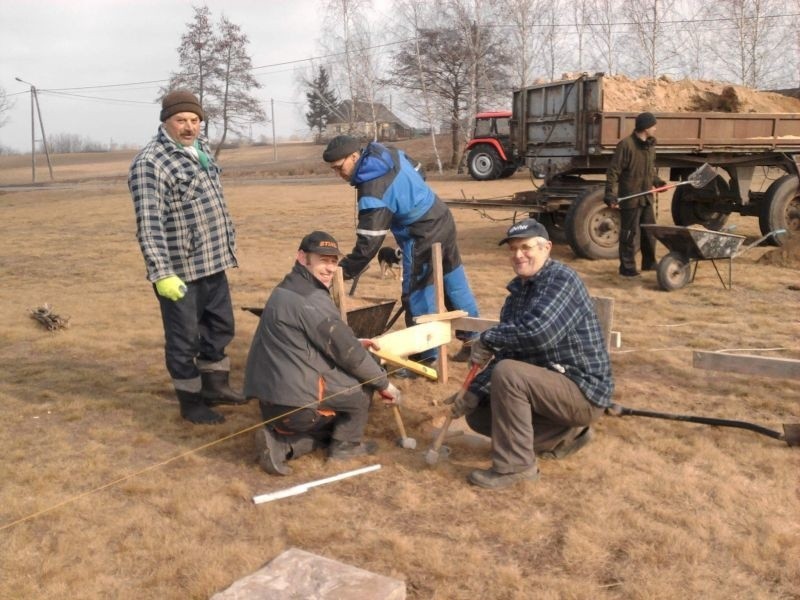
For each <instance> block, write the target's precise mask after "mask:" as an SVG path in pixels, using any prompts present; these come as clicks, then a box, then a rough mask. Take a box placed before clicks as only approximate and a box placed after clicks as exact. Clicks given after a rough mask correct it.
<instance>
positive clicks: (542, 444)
mask: <svg viewBox="0 0 800 600" xmlns="http://www.w3.org/2000/svg"><path fill="white" fill-rule="evenodd" d="M490 389H491V404H490V405H489V404H482V405H480V406H479V407H478V408H477V409H476V410H475V411H474V412H473V413H472V414H470V415H469V416H467V423H468V424H469V426H470V427H471V428H472V429H473V430H475V431H477V432H479V433H483V434H484V435H488V436H490V437H491V438H492V469H493V470H494V471H496V472H497V473H518V472H519V471H524V470H525V469H528V468H530V467H532V466H533V465H534V464H535V463H536V451H537V450H538V451H541V450H550V449H552V448H554V447H555V446H556V445H557V444H558V443H559V442H561V441H562V440H571V439H574V438H575V437H576V436H577V435H578V434H579V433H580V432H581V431H582V430H583V428H584V427H587V426H588V425H590V424H591V423H593V422H595V421H596V420H597V419H599V418H600V417H601V416H602V415H603V412H604V409H602V408H599V407H597V406H594V405H593V404H591V403H590V402H589V401H588V400H587V399H586V397H585V396H584V395H583V393H582V392H581V390H580V388H578V386H577V385H575V383H574V382H573V381H572V380H571V379H569V378H568V377H567V376H566V375H562V374H561V373H557V372H556V371H551V370H550V369H545V368H543V367H537V366H534V365H530V364H528V363H525V362H521V361H518V360H511V359H506V360H501V361H500V362H499V363H497V365H496V366H495V367H494V369H493V370H492V379H491V388H490Z"/></svg>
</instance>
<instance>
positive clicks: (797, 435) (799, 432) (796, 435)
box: [606, 404, 800, 446]
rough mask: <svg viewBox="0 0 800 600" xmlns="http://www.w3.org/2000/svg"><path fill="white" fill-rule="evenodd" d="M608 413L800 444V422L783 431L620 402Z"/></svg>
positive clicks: (607, 411) (785, 427) (789, 424)
mask: <svg viewBox="0 0 800 600" xmlns="http://www.w3.org/2000/svg"><path fill="white" fill-rule="evenodd" d="M606 414H609V415H613V416H615V417H624V416H628V415H630V416H633V417H650V418H652V419H668V420H670V421H687V422H689V423H701V424H703V425H718V426H720V427H736V428H738V429H747V430H749V431H755V432H756V433H760V434H761V435H766V436H768V437H771V438H773V439H776V440H780V441H782V442H786V443H787V444H788V445H789V446H800V423H784V424H783V433H781V432H779V431H773V430H772V429H767V428H766V427H762V426H761V425H756V424H754V423H748V422H746V421H729V420H728V419H714V418H712V417H693V416H690V415H674V414H668V413H660V412H653V411H649V410H637V409H635V408H625V407H624V406H620V405H619V404H612V405H611V406H610V407H609V408H607V409H606Z"/></svg>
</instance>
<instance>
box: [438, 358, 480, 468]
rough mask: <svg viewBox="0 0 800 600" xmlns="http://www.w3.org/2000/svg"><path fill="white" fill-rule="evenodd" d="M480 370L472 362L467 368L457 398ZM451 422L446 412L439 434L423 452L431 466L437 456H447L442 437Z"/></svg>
mask: <svg viewBox="0 0 800 600" xmlns="http://www.w3.org/2000/svg"><path fill="white" fill-rule="evenodd" d="M479 370H480V365H476V364H474V363H473V364H472V366H470V368H469V372H468V373H467V376H466V377H465V378H464V383H462V384H461V389H460V390H458V396H457V399H460V398H461V397H463V396H464V394H466V393H467V389H468V388H469V384H470V383H472V380H473V379H474V378H475V375H477V374H478V371H479ZM452 422H453V413H447V418H446V419H445V420H444V425H442V429H441V430H440V431H439V434H438V435H437V436H436V439H435V440H434V441H433V444H432V445H431V447H430V448H429V449H428V451H427V452H426V453H425V462H426V463H428V464H429V465H431V466H433V465H435V464H436V463H438V462H439V456H441V455H444V456H448V455H449V454H450V449H449V448H442V443H443V442H444V438H445V437H446V436H447V430H448V429H449V428H450V423H452Z"/></svg>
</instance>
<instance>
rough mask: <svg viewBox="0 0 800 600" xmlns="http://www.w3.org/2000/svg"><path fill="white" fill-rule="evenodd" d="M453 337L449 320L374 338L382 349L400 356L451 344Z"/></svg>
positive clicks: (413, 326)
mask: <svg viewBox="0 0 800 600" xmlns="http://www.w3.org/2000/svg"><path fill="white" fill-rule="evenodd" d="M452 339H453V334H452V331H451V328H450V322H449V321H433V322H431V323H422V324H421V325H412V326H411V327H407V328H405V329H400V330H398V331H392V332H389V333H385V334H383V335H381V336H378V337H376V338H373V340H374V341H376V342H377V343H378V345H379V346H380V348H381V350H383V351H385V352H387V353H389V354H394V355H395V356H400V357H406V356H408V355H409V354H415V353H417V352H423V351H424V350H428V349H430V348H437V347H438V346H443V345H445V344H449V343H450V341H451V340H452Z"/></svg>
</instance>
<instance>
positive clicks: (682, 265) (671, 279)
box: [656, 252, 690, 292]
mask: <svg viewBox="0 0 800 600" xmlns="http://www.w3.org/2000/svg"><path fill="white" fill-rule="evenodd" d="M689 271H690V269H689V261H687V260H686V259H685V258H684V256H683V255H682V254H681V253H680V252H670V253H669V254H667V255H666V256H664V257H663V258H662V259H661V260H660V261H658V271H656V278H657V279H658V287H660V288H661V289H662V290H665V291H667V292H671V291H672V290H679V289H680V288H682V287H683V286H685V285H686V284H687V283H689Z"/></svg>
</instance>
